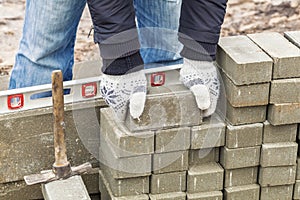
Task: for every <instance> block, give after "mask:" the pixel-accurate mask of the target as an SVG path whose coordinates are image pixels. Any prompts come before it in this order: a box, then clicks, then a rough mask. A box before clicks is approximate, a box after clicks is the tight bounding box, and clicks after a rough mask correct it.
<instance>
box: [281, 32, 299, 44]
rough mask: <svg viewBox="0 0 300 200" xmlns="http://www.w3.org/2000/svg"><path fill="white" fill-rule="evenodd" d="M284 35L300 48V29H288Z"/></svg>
mask: <svg viewBox="0 0 300 200" xmlns="http://www.w3.org/2000/svg"><path fill="white" fill-rule="evenodd" d="M284 36H285V37H286V38H287V39H288V40H289V41H290V42H292V43H293V44H294V45H296V46H297V47H299V48H300V31H287V32H284Z"/></svg>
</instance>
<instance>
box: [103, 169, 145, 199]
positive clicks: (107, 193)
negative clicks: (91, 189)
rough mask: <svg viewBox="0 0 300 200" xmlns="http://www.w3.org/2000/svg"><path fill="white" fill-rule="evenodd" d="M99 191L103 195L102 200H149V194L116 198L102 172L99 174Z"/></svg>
mask: <svg viewBox="0 0 300 200" xmlns="http://www.w3.org/2000/svg"><path fill="white" fill-rule="evenodd" d="M99 190H100V193H101V199H103V200H149V197H148V195H147V194H140V195H133V196H122V197H115V196H114V195H113V194H112V191H111V189H110V185H109V183H108V181H107V180H106V179H105V177H104V175H103V173H102V172H101V171H100V172H99Z"/></svg>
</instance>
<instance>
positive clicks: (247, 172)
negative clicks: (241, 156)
mask: <svg viewBox="0 0 300 200" xmlns="http://www.w3.org/2000/svg"><path fill="white" fill-rule="evenodd" d="M224 175H225V178H224V187H226V188H227V187H233V186H242V185H251V184H255V183H257V178H258V167H247V168H240V169H226V170H225V174H224Z"/></svg>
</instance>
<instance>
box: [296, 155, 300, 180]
mask: <svg viewBox="0 0 300 200" xmlns="http://www.w3.org/2000/svg"><path fill="white" fill-rule="evenodd" d="M296 180H300V157H298V158H297V170H296Z"/></svg>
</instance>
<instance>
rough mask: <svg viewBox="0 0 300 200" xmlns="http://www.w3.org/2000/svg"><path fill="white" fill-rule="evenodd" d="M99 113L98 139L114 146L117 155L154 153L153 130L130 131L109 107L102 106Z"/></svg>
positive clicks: (127, 155)
mask: <svg viewBox="0 0 300 200" xmlns="http://www.w3.org/2000/svg"><path fill="white" fill-rule="evenodd" d="M100 113H101V116H100V124H101V126H100V129H101V131H100V133H101V134H100V140H105V141H106V143H108V144H109V145H111V146H114V147H113V148H114V149H115V152H116V155H117V156H118V157H131V156H137V155H141V154H152V153H154V132H153V131H145V132H139V133H132V132H130V131H129V130H128V129H127V127H126V126H125V125H124V124H123V123H120V122H119V120H118V119H117V117H116V116H115V114H114V113H113V110H112V109H111V108H103V109H101V111H100Z"/></svg>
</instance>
